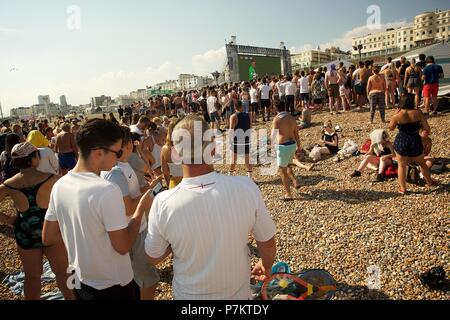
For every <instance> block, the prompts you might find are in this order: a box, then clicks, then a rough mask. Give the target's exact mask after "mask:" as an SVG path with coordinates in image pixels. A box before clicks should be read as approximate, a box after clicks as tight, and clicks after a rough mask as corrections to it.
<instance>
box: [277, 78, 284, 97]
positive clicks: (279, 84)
mask: <svg viewBox="0 0 450 320" xmlns="http://www.w3.org/2000/svg"><path fill="white" fill-rule="evenodd" d="M277 88H278V93H279V94H280V97H282V96H285V95H286V82H281V81H278V82H277Z"/></svg>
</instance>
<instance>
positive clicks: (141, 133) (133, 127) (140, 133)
mask: <svg viewBox="0 0 450 320" xmlns="http://www.w3.org/2000/svg"><path fill="white" fill-rule="evenodd" d="M130 131H131V133H137V134H138V135H140V136H144V135H145V133H144V132H143V131H142V130H141V129H139V128H138V126H137V125H135V124H132V125H131V126H130Z"/></svg>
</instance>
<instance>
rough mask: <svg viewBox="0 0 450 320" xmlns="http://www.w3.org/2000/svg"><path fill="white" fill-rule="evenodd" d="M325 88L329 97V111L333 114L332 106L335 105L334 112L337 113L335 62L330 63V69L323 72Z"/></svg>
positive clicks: (337, 91)
mask: <svg viewBox="0 0 450 320" xmlns="http://www.w3.org/2000/svg"><path fill="white" fill-rule="evenodd" d="M325 88H327V90H328V97H329V98H330V113H331V114H333V108H334V106H335V105H336V113H337V114H339V96H340V95H339V74H338V72H337V71H336V65H335V64H332V65H331V70H330V71H328V72H327V73H326V74H325Z"/></svg>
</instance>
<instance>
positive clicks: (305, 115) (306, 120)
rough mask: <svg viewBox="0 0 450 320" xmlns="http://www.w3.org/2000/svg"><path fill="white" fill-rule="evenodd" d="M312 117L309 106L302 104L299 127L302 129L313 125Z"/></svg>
mask: <svg viewBox="0 0 450 320" xmlns="http://www.w3.org/2000/svg"><path fill="white" fill-rule="evenodd" d="M311 117H312V112H311V110H310V109H309V108H308V106H306V105H304V106H302V115H301V117H300V124H299V125H298V129H299V130H302V129H307V128H309V127H311Z"/></svg>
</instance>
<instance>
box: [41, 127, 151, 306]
mask: <svg viewBox="0 0 450 320" xmlns="http://www.w3.org/2000/svg"><path fill="white" fill-rule="evenodd" d="M122 139H123V132H122V130H121V127H120V126H118V125H117V124H114V123H112V122H110V121H107V120H101V119H93V120H89V121H88V122H86V123H85V124H84V125H83V126H82V127H81V128H80V131H79V132H78V133H77V135H76V144H77V147H78V149H79V151H80V158H79V161H78V162H77V165H76V166H75V168H74V169H73V170H72V171H70V172H69V173H68V174H67V175H66V176H64V177H63V178H61V179H60V180H59V181H58V182H56V183H55V185H54V187H53V190H52V193H51V196H50V203H49V207H48V210H47V214H46V216H45V222H44V227H43V231H42V242H43V245H45V246H51V245H54V244H57V243H58V242H59V241H61V239H62V240H63V241H64V245H65V247H66V250H67V254H68V258H69V267H70V269H69V270H67V271H68V272H69V273H72V272H74V274H73V275H72V276H70V278H71V279H72V280H74V281H72V283H71V285H72V286H73V289H74V294H75V297H76V299H78V300H119V299H122V300H136V299H137V297H138V291H137V286H136V283H135V282H134V281H133V278H134V275H133V268H132V264H131V260H130V255H129V252H130V251H131V250H132V248H133V246H134V245H135V243H136V239H137V238H138V235H139V230H140V228H141V221H142V218H143V216H144V214H145V212H148V210H150V207H151V205H152V203H153V196H152V193H151V191H148V192H147V193H145V194H144V196H142V197H141V199H140V201H139V203H138V205H137V206H136V210H135V211H134V213H133V215H132V216H131V217H130V218H128V219H127V216H126V214H125V212H126V209H125V205H124V201H123V197H122V193H121V190H120V188H119V187H118V186H117V185H116V184H114V183H111V182H109V181H106V180H104V179H102V178H101V177H100V173H101V171H110V170H111V169H112V167H114V166H115V165H116V164H117V160H118V159H120V158H122V155H123V149H122ZM157 182H158V181H157V180H154V181H152V182H151V183H150V186H149V187H150V188H153V187H154V185H156V183H157ZM73 282H74V283H73Z"/></svg>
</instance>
